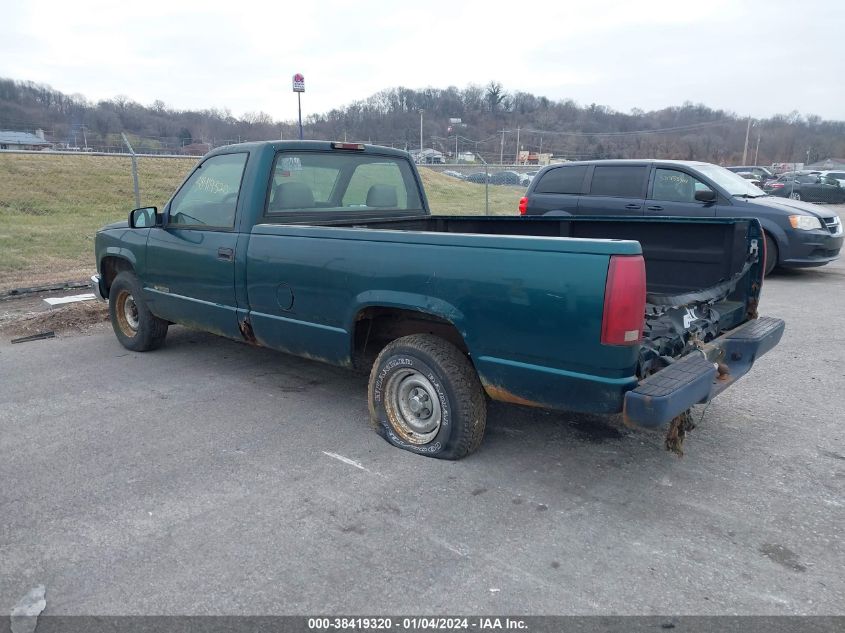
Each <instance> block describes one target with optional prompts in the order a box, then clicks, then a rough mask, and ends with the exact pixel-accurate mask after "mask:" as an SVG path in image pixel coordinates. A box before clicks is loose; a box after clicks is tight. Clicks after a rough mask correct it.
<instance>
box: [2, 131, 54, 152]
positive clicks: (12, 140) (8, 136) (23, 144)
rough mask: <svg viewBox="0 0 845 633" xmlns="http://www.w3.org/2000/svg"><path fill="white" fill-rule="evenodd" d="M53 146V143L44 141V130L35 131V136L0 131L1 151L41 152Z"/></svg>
mask: <svg viewBox="0 0 845 633" xmlns="http://www.w3.org/2000/svg"><path fill="white" fill-rule="evenodd" d="M52 146H53V144H52V143H50V142H49V141H47V140H45V139H44V132H43V131H42V130H35V134H30V133H29V132H15V131H13V130H0V149H29V150H39V149H45V148H48V147H52Z"/></svg>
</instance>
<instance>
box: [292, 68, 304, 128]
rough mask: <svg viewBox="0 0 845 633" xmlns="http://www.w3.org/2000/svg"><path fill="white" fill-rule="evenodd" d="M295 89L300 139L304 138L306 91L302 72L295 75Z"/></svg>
mask: <svg viewBox="0 0 845 633" xmlns="http://www.w3.org/2000/svg"><path fill="white" fill-rule="evenodd" d="M293 91H294V92H295V93H296V101H297V106H298V107H299V140H300V141H301V140H302V93H303V92H305V77H304V76H303V75H302V73H296V74H295V75H294V76H293Z"/></svg>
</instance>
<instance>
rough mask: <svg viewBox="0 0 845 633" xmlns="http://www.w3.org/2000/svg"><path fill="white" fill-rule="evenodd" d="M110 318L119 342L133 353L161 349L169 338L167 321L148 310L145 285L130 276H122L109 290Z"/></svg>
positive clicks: (130, 274) (116, 278)
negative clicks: (144, 292)
mask: <svg viewBox="0 0 845 633" xmlns="http://www.w3.org/2000/svg"><path fill="white" fill-rule="evenodd" d="M109 317H110V319H111V325H112V328H113V329H114V333H115V335H116V336H117V340H118V341H120V344H121V345H123V347H125V348H126V349H129V350H132V351H133V352H146V351H148V350H152V349H156V348H157V347H161V344H162V343H164V337H165V336H167V326H168V325H169V324H168V322H167V321H164V320H162V319H159V318H158V317H157V316H155V315H154V314H153V313H152V312H150V309H149V308H148V307H147V303H146V302H145V301H144V297H143V295H142V293H141V282H140V281H139V280H138V278H137V277H136V276H135V275H134V274H133V273H130V272H127V271H124V272H122V273H120V274H118V276H117V277H115V279H114V281H113V282H112V285H111V288H110V289H109Z"/></svg>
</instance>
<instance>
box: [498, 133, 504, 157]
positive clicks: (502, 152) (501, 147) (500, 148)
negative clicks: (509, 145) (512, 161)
mask: <svg viewBox="0 0 845 633" xmlns="http://www.w3.org/2000/svg"><path fill="white" fill-rule="evenodd" d="M504 162H505V130H502V142H501V143H499V164H500V165H502V164H504Z"/></svg>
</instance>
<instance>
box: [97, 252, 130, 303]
mask: <svg viewBox="0 0 845 633" xmlns="http://www.w3.org/2000/svg"><path fill="white" fill-rule="evenodd" d="M125 270H128V271H130V272H132V271H133V270H134V269H133V268H132V264H130V263H129V262H128V261H127V260H125V259H123V258H122V257H104V258H103V261H102V262H101V264H100V275H101V276H102V279H103V286H104V287H105V290H106V293H107V294H108V292H109V290H110V289H111V285H112V282H113V281H114V278H115V277H117V275H118V274H119V273H122V272H123V271H125Z"/></svg>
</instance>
